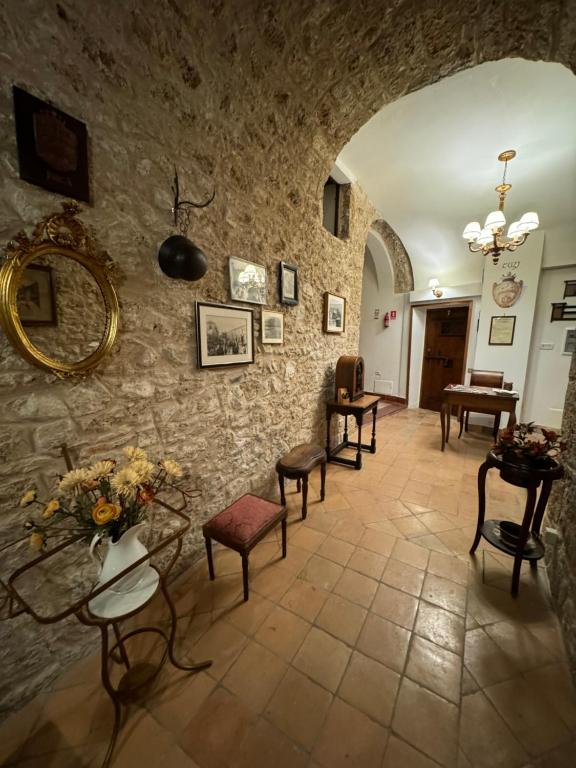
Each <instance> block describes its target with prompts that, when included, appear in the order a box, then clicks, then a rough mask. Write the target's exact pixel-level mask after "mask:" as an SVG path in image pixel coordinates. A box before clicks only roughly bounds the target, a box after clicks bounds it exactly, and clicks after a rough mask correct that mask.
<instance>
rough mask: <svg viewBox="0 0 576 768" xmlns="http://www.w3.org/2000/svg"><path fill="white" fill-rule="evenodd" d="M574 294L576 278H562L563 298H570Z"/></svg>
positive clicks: (575, 294)
mask: <svg viewBox="0 0 576 768" xmlns="http://www.w3.org/2000/svg"><path fill="white" fill-rule="evenodd" d="M573 296H576V280H564V296H563V297H562V298H563V299H571V298H572V297H573Z"/></svg>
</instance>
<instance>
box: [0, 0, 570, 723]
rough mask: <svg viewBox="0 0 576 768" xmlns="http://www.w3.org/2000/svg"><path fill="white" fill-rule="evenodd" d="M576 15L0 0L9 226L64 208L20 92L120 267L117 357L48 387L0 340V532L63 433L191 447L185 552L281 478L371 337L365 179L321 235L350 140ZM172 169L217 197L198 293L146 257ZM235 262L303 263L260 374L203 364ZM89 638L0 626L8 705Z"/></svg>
mask: <svg viewBox="0 0 576 768" xmlns="http://www.w3.org/2000/svg"><path fill="white" fill-rule="evenodd" d="M573 11H574V2H573V0H568V1H566V0H552V1H551V2H547V3H541V2H535V1H534V0H530V1H529V2H526V0H511V1H510V2H502V3H485V2H483V0H472V1H471V2H469V3H462V2H460V0H448V2H446V1H444V0H443V1H442V2H439V0H422V1H421V2H418V1H417V0H389V1H388V2H382V0H358V2H349V0H334V1H332V0H330V1H329V0H323V1H320V2H319V0H123V2H112V0H102V1H101V2H93V0H58V1H56V0H5V2H3V3H2V4H1V6H0V39H1V40H2V51H1V54H0V61H1V67H0V169H1V170H0V173H1V184H0V210H1V211H2V217H1V220H0V240H1V241H6V240H7V239H8V238H10V237H12V236H13V235H14V234H15V233H16V232H18V231H19V230H20V229H22V228H28V229H30V228H31V227H32V225H33V224H34V223H35V222H36V221H37V220H38V219H39V218H41V217H42V216H44V215H46V214H47V213H50V212H52V211H54V210H56V209H57V208H58V204H59V200H60V199H59V198H58V197H57V196H56V195H53V194H50V193H48V192H46V191H44V190H41V189H39V188H37V187H34V186H31V185H29V184H26V183H25V182H22V181H20V180H19V179H18V167H17V159H16V145H15V136H14V121H13V115H12V98H11V87H12V84H16V85H18V86H20V87H22V88H24V89H26V90H28V91H30V92H31V93H33V94H34V95H36V96H39V97H41V98H44V99H47V100H50V101H52V102H53V103H54V104H55V105H56V106H58V107H59V108H60V109H62V110H64V111H66V112H68V113H69V114H71V115H73V116H75V117H77V118H79V119H81V120H83V121H84V122H85V123H86V124H87V126H88V131H89V136H90V147H89V155H90V168H91V190H92V205H91V206H88V207H87V208H86V211H85V213H84V216H83V218H84V220H85V221H86V222H87V223H88V224H90V225H92V226H94V228H95V229H96V232H97V233H98V235H99V237H100V240H101V243H102V245H103V247H104V248H105V249H106V250H107V251H108V252H109V253H110V255H111V256H112V258H113V259H114V261H115V262H116V263H117V264H118V266H119V267H120V268H121V270H122V272H123V273H124V275H125V280H124V282H123V284H122V285H121V286H120V290H119V295H120V302H121V327H120V334H119V339H118V343H117V346H116V349H115V351H114V354H113V355H111V356H110V357H109V358H108V359H107V360H106V361H105V363H104V364H103V365H102V366H101V367H100V368H99V369H98V370H97V371H96V373H95V374H94V375H92V376H91V377H90V378H88V379H86V380H85V381H77V382H60V381H56V380H54V378H53V377H52V376H50V375H47V374H44V373H42V372H41V371H39V370H36V369H34V368H31V367H30V366H29V365H28V364H26V363H24V361H22V360H21V359H20V358H18V356H17V355H15V354H14V353H13V352H12V351H11V350H10V349H8V348H7V347H6V346H5V345H3V346H2V348H1V349H0V387H1V391H0V461H1V467H0V473H1V475H0V504H1V505H2V509H1V512H0V521H1V522H0V535H1V536H2V540H3V541H5V540H6V539H7V538H9V537H10V536H11V535H12V534H13V533H14V532H18V531H19V524H20V522H21V513H18V512H17V511H14V508H13V501H14V499H16V498H17V497H18V495H19V493H20V492H21V491H22V490H23V489H24V488H25V487H26V486H28V485H29V484H30V482H31V481H36V482H37V483H38V484H39V485H40V487H41V488H49V487H50V486H51V485H52V483H53V480H54V477H55V474H56V473H57V472H58V471H59V470H60V468H61V467H62V464H61V459H60V457H59V448H58V446H59V445H60V444H61V443H62V442H66V443H68V445H69V446H71V447H72V449H73V450H72V452H73V456H74V459H75V460H76V461H77V462H82V461H84V460H87V459H91V458H93V457H94V456H103V455H109V454H110V453H112V452H113V451H115V450H116V449H119V448H121V447H122V446H124V445H126V444H127V443H131V442H138V443H139V444H140V445H142V446H144V447H146V448H148V449H150V451H151V452H152V453H154V454H156V453H158V454H167V455H170V456H172V457H174V458H177V459H180V460H181V461H182V463H183V464H184V465H185V466H186V468H187V470H188V472H189V483H190V485H198V487H199V488H200V489H201V491H202V497H201V499H200V500H199V502H198V504H197V505H196V507H195V509H194V510H193V511H192V513H193V520H194V525H193V529H192V533H191V535H190V537H189V540H188V541H187V543H186V556H187V557H188V558H191V557H193V556H194V554H195V553H197V552H198V546H199V542H198V533H199V529H200V524H201V522H202V520H203V519H205V518H206V516H208V515H210V514H212V513H213V512H215V511H216V510H218V509H220V508H221V507H222V506H223V504H225V503H226V502H227V501H229V500H231V499H232V498H234V497H236V496H238V495H239V494H241V493H243V492H245V491H247V490H255V491H266V492H268V491H270V489H271V487H272V483H273V466H274V461H275V460H276V458H277V457H278V455H279V454H281V453H282V452H283V451H285V450H286V448H288V446H290V445H293V444H295V443H296V442H299V441H302V440H310V439H321V437H322V431H323V427H322V424H323V414H324V407H323V403H324V400H325V398H326V396H327V394H328V393H329V392H330V390H331V384H332V374H333V367H334V364H335V362H336V360H337V358H338V357H339V355H341V354H344V353H354V351H355V350H356V349H357V345H358V327H359V301H360V292H361V276H362V261H363V253H364V245H365V240H366V232H367V229H368V226H369V224H370V223H371V222H372V221H374V220H375V219H376V218H377V216H376V213H375V212H374V211H372V210H370V207H369V206H368V205H367V204H366V200H365V198H364V197H363V195H362V193H361V191H360V190H358V189H357V188H353V189H352V191H351V200H350V211H351V218H350V225H349V238H348V239H347V240H337V239H335V238H333V237H332V236H331V235H329V234H328V233H327V232H325V231H324V230H323V228H322V226H321V215H320V214H321V210H320V206H321V194H322V189H323V185H324V182H325V180H326V177H327V175H328V173H329V171H330V168H331V166H332V164H333V162H334V159H335V158H336V156H337V154H338V152H339V151H340V149H341V148H342V146H343V145H344V143H345V142H346V141H347V140H348V139H349V138H350V137H351V136H352V135H353V133H354V132H355V131H357V130H358V129H359V128H360V127H361V125H362V124H363V123H364V122H365V121H366V120H367V119H368V118H369V117H371V116H372V114H373V113H374V112H375V111H376V110H378V109H379V108H381V107H382V106H383V105H384V104H385V103H386V102H388V101H391V100H393V99H396V98H398V97H400V96H402V95H403V94H405V93H407V92H409V91H411V90H415V89H417V88H420V87H423V86H425V85H428V84H430V83H432V82H434V81H436V80H438V79H439V78H440V77H443V76H446V75H449V74H451V73H453V72H456V71H457V70H459V69H462V68H464V67H469V66H472V65H474V64H478V63H480V62H482V61H486V60H490V59H498V58H503V57H506V56H525V57H526V58H530V59H545V60H554V61H561V62H563V63H565V64H566V65H568V66H572V67H574V64H575V62H576V53H575V48H574V28H575V21H574V19H575V18H576V14H574V12H573ZM174 165H176V166H177V167H178V170H179V173H180V179H181V183H182V187H183V192H184V193H185V195H186V197H191V198H193V199H198V198H200V199H201V198H203V197H204V195H205V194H206V193H207V192H209V191H211V190H212V188H213V186H215V187H216V192H217V197H216V201H215V203H214V204H213V205H212V206H210V207H209V208H207V209H205V210H203V211H198V212H197V213H195V214H194V215H193V219H192V227H191V230H190V237H191V238H192V239H193V240H194V241H195V242H197V244H198V245H199V246H200V247H202V249H203V250H204V251H205V252H206V254H207V255H208V258H209V262H210V267H209V272H208V274H207V275H206V277H205V278H204V279H203V280H202V281H201V282H200V283H197V284H191V285H186V284H183V283H179V282H175V281H171V280H169V279H168V278H166V277H164V276H163V275H162V274H161V273H160V271H159V268H158V266H157V261H156V252H157V248H158V245H159V244H160V243H161V242H162V241H163V240H164V239H165V238H166V237H167V236H168V235H169V234H172V232H173V229H172V226H171V214H170V207H171V204H172V200H171V193H170V185H171V179H172V175H173V167H174ZM406 204H407V205H409V201H406ZM380 213H381V214H382V215H383V216H384V217H385V216H386V212H385V211H382V212H380ZM392 224H393V222H392ZM232 255H235V256H240V257H242V258H245V259H248V260H252V261H256V262H258V263H261V264H265V265H266V266H267V267H268V269H269V276H270V283H271V287H270V291H269V305H268V306H272V307H274V306H276V304H277V294H276V291H275V287H274V286H275V283H276V269H277V264H278V262H279V261H280V260H281V259H282V260H285V261H290V262H295V263H297V264H298V266H299V268H300V280H301V301H300V304H299V305H298V306H297V307H295V308H288V307H282V308H281V309H282V311H283V312H284V314H285V339H286V341H285V344H284V345H283V346H280V347H274V348H270V347H265V348H264V347H262V346H261V345H258V350H257V358H256V364H255V365H252V366H247V367H241V368H235V369H231V370H204V371H199V370H197V369H196V365H195V343H194V312H193V303H194V300H195V299H203V300H207V301H219V302H222V301H224V302H226V301H228V299H229V295H228V282H227V263H228V257H229V256H232ZM325 290H331V291H334V292H336V293H338V294H341V295H343V296H345V297H346V298H347V300H348V318H347V323H346V333H345V334H344V335H342V336H325V335H323V334H322V331H321V328H322V317H321V314H322V294H323V292H324V291H325ZM8 566H9V563H7V561H6V558H4V559H3V562H2V564H1V567H2V568H3V569H6V568H7V567H8ZM94 643H95V638H94V636H93V635H92V634H90V633H88V634H86V633H84V632H83V631H82V630H81V629H80V627H79V625H77V624H75V623H73V622H69V623H67V624H66V625H57V626H55V627H51V628H48V627H38V626H36V625H34V624H33V623H32V622H31V621H30V620H29V619H28V618H26V617H20V618H18V619H16V620H14V621H12V622H10V623H8V624H3V625H1V628H0V663H1V676H2V682H3V686H2V691H3V697H2V700H1V702H0V710H4V711H6V710H7V709H8V708H10V707H15V706H17V705H18V704H21V703H23V702H24V700H25V699H26V698H28V697H30V696H31V695H32V694H33V693H34V692H35V691H36V690H37V689H38V688H39V687H41V686H42V685H46V684H47V683H48V682H49V681H50V679H51V678H53V677H54V676H55V675H56V674H57V673H58V671H59V670H61V668H62V667H63V666H64V665H65V664H66V663H68V662H69V661H70V660H72V659H73V658H76V657H78V656H80V655H82V654H83V653H85V652H86V651H87V649H89V648H91V647H93V645H94Z"/></svg>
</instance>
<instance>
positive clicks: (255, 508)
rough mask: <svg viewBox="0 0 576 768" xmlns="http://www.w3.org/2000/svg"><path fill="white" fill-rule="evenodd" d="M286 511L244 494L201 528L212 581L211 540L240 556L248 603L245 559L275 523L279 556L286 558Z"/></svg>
mask: <svg viewBox="0 0 576 768" xmlns="http://www.w3.org/2000/svg"><path fill="white" fill-rule="evenodd" d="M287 515H288V510H287V509H286V507H284V506H280V504H276V503H275V502H273V501H268V499H263V498H261V497H260V496H254V495H252V494H251V493H247V494H246V495H245V496H242V497H241V498H239V499H237V500H236V501H235V502H234V503H233V504H231V505H230V506H229V507H226V509H225V510H223V511H222V512H219V513H218V514H217V515H216V516H215V517H213V518H212V519H210V520H208V522H207V523H204V525H203V526H202V533H203V534H204V541H205V544H206V555H207V557H208V572H209V574H210V580H211V581H214V578H215V576H214V561H213V559H212V539H214V540H215V541H218V542H220V544H224V546H225V547H230V549H233V550H235V551H236V552H238V553H239V554H240V555H241V556H242V580H243V585H244V601H246V600H248V557H249V555H250V552H251V550H252V549H253V548H254V547H255V546H256V544H258V542H259V541H261V540H262V539H263V538H264V536H266V534H267V533H268V532H269V531H271V530H272V528H274V527H275V526H276V525H278V523H281V524H282V557H286V517H287Z"/></svg>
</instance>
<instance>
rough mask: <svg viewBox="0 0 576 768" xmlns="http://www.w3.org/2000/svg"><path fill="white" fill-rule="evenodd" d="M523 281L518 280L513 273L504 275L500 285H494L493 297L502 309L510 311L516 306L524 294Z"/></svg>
mask: <svg viewBox="0 0 576 768" xmlns="http://www.w3.org/2000/svg"><path fill="white" fill-rule="evenodd" d="M523 286H524V281H523V280H518V279H517V278H516V275H515V274H513V273H512V272H508V274H506V275H503V277H502V279H501V280H500V282H499V283H493V284H492V296H493V297H494V301H495V302H496V304H498V306H499V307H502V309H508V307H511V306H512V305H513V304H516V302H517V301H518V299H519V298H520V296H521V294H522V288H523Z"/></svg>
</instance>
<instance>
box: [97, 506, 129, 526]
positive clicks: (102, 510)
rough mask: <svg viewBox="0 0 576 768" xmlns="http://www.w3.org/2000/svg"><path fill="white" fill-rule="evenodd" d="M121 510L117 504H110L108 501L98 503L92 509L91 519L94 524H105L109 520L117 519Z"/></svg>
mask: <svg viewBox="0 0 576 768" xmlns="http://www.w3.org/2000/svg"><path fill="white" fill-rule="evenodd" d="M121 512H122V510H121V509H120V507H119V506H118V505H117V504H112V503H111V502H109V501H105V502H104V503H100V501H98V503H97V504H96V506H95V507H94V509H93V510H92V519H93V520H94V522H95V523H96V525H106V523H109V522H110V521H111V520H117V519H118V518H119V517H120V513H121Z"/></svg>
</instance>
